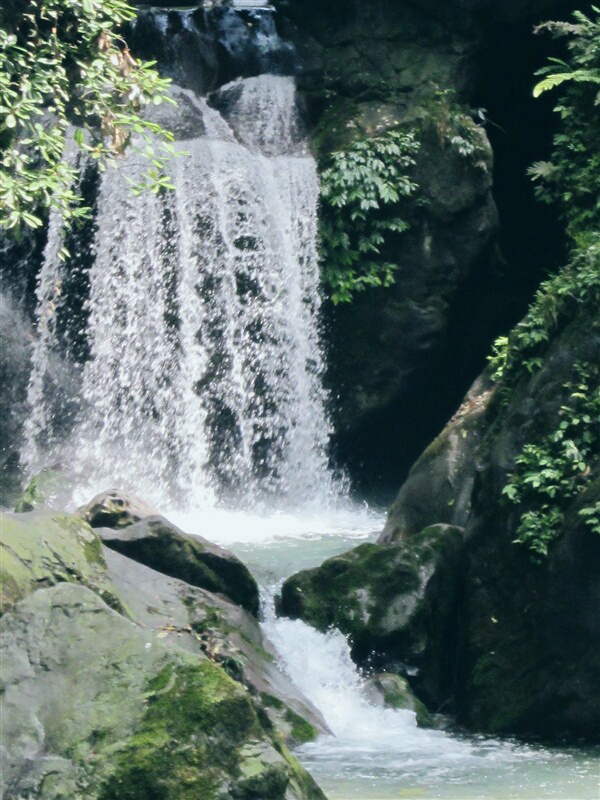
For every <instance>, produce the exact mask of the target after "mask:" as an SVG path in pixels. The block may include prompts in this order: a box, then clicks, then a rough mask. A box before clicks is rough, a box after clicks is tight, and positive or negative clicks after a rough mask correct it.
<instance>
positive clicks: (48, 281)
mask: <svg viewBox="0 0 600 800" xmlns="http://www.w3.org/2000/svg"><path fill="white" fill-rule="evenodd" d="M220 94H221V96H222V97H221V99H222V100H223V104H222V107H223V108H225V109H226V110H225V111H224V112H223V114H221V113H219V112H218V111H216V110H215V109H213V108H210V107H209V106H208V105H207V103H206V101H205V100H204V99H201V98H197V97H195V96H193V95H191V94H190V93H182V96H184V97H187V99H188V101H189V103H190V105H191V106H192V107H193V108H194V109H195V111H196V118H197V131H195V130H193V131H191V132H188V133H187V134H186V136H187V138H186V139H185V140H183V141H181V142H179V143H178V147H179V149H180V150H183V151H186V152H187V153H188V155H186V156H182V157H181V158H179V159H177V161H176V165H175V171H174V183H175V187H176V188H175V192H174V194H173V196H169V197H167V198H165V199H160V198H157V197H155V196H154V195H151V194H147V193H146V194H143V195H142V196H140V197H135V196H134V195H133V194H132V193H131V192H130V190H129V186H128V184H127V178H128V177H136V176H138V175H139V172H140V169H141V167H140V165H139V164H138V163H137V162H136V160H135V158H133V159H129V160H128V161H127V162H125V163H124V164H123V165H122V167H121V169H120V170H113V171H110V172H108V173H107V174H106V176H105V177H104V179H103V182H102V186H101V190H100V196H99V203H98V215H97V220H96V223H97V233H96V243H95V258H94V263H93V266H92V268H91V271H90V274H89V281H90V291H89V299H88V301H87V305H88V311H89V326H88V339H89V341H88V344H89V349H90V352H91V358H90V359H89V360H88V361H87V362H86V363H85V364H84V365H83V366H81V381H80V384H81V387H80V392H79V393H78V395H77V396H75V397H73V398H70V399H71V400H73V402H74V403H76V404H79V407H80V411H79V414H78V417H77V419H76V420H75V423H74V425H73V426H72V429H71V431H70V434H69V436H67V437H66V438H60V437H58V436H57V435H55V429H56V425H55V423H56V420H55V419H54V418H53V412H52V409H53V407H54V401H55V400H56V398H55V397H54V396H53V395H54V394H56V393H57V392H58V393H59V394H60V393H61V392H62V391H63V390H62V389H61V387H56V386H53V385H52V381H50V380H49V377H50V375H51V374H52V370H51V369H50V367H51V363H52V361H53V359H60V358H61V357H62V350H61V341H60V334H59V326H57V324H56V319H57V317H56V314H57V311H58V310H60V306H61V302H62V300H61V291H62V282H63V280H62V279H63V266H62V264H61V262H60V260H59V258H58V251H59V249H60V246H61V231H60V220H58V218H54V219H53V220H52V221H51V225H50V230H49V236H48V245H47V247H46V252H45V259H44V265H43V269H42V273H41V278H40V284H39V289H38V301H39V305H38V339H37V343H36V346H35V350H34V356H33V374H32V378H31V383H30V387H29V402H30V421H29V423H28V428H27V431H26V434H27V437H26V438H27V442H26V446H25V448H24V451H23V460H24V462H25V463H26V464H27V466H28V468H29V470H30V472H36V471H38V470H39V469H41V468H42V467H44V466H45V465H46V464H49V463H54V462H55V461H61V462H62V463H63V464H64V465H68V466H69V468H70V469H71V470H72V472H73V473H74V475H73V480H74V482H75V483H76V484H77V486H78V493H77V494H76V496H75V497H74V498H73V500H74V501H75V502H78V501H79V502H83V501H86V500H88V499H89V498H90V496H91V495H92V494H94V493H95V492H96V491H99V490H102V489H105V488H107V487H108V486H114V485H116V486H118V487H119V488H122V489H123V488H125V489H126V488H129V489H133V490H134V491H135V492H136V493H138V494H141V495H142V496H145V497H147V498H148V499H149V500H151V501H152V502H153V503H155V504H156V505H158V506H159V507H161V508H164V509H167V515H168V516H169V517H170V518H171V519H173V521H174V522H176V523H177V524H179V525H180V526H181V527H182V528H184V529H185V530H187V531H189V532H191V533H198V534H201V535H203V536H205V537H206V538H208V539H211V540H213V541H216V542H219V543H221V544H224V545H227V546H229V547H232V548H233V549H234V550H235V551H236V552H237V553H238V554H239V555H240V556H241V557H242V558H243V559H244V560H246V561H247V562H248V563H249V564H250V566H251V567H252V568H253V569H254V571H255V572H256V574H257V576H258V577H259V579H260V580H261V582H262V584H263V586H264V587H265V588H266V589H268V591H270V592H271V593H272V590H273V586H274V585H276V584H277V583H278V582H279V581H280V580H281V578H282V577H283V576H286V575H289V574H291V573H292V572H294V571H296V570H298V569H301V568H304V567H310V566H314V565H316V564H317V563H320V562H321V561H322V560H323V559H324V558H326V557H328V556H330V555H333V554H335V553H339V552H342V551H344V550H345V549H348V548H349V547H350V546H353V545H355V544H357V543H359V542H360V541H364V540H366V539H369V538H372V537H373V535H374V534H375V533H376V532H377V531H378V530H379V529H380V528H381V524H382V520H381V519H380V518H378V517H377V516H374V515H373V514H372V513H370V512H369V511H368V510H366V509H354V508H352V507H351V506H350V505H349V504H348V503H347V502H344V501H343V500H342V499H340V497H341V496H342V495H343V492H342V491H340V486H339V483H338V481H337V480H336V479H335V477H334V476H332V474H331V472H330V471H329V469H328V465H327V457H326V449H327V442H328V437H329V423H328V420H327V416H326V413H325V401H326V397H325V393H324V390H323V388H322V383H321V374H322V370H323V363H322V356H321V351H320V345H319V337H318V312H319V304H320V298H319V289H318V269H317V261H316V250H315V238H316V218H315V210H316V201H317V193H318V186H317V180H316V174H315V165H314V162H313V160H312V159H311V158H310V157H309V156H308V154H307V153H306V151H305V147H304V142H303V139H302V133H301V129H300V124H299V120H298V117H297V114H296V110H295V91H294V85H293V81H292V79H290V78H279V77H274V76H261V77H259V78H252V79H247V80H245V81H239V82H236V83H234V84H232V85H230V86H227V87H224V88H223V89H222V90H221V92H220ZM220 107H221V105H220ZM227 503H229V505H230V506H233V507H234V508H236V509H240V508H246V509H247V510H246V511H240V510H237V511H227V510H224V509H223V505H227ZM278 505H279V506H281V508H280V510H279V511H273V510H272V509H273V506H275V507H277V506H278ZM261 508H262V509H268V508H271V511H270V512H267V511H266V510H264V511H263V512H262V513H261ZM286 508H287V509H288V511H285V509H286ZM290 508H295V509H296V510H297V509H298V508H303V512H302V514H301V515H300V514H298V513H291V512H290V511H289V509H290ZM324 508H326V509H328V510H327V511H326V512H324V511H323V509H324ZM168 509H171V513H169V511H168ZM265 627H266V630H267V633H268V634H269V635H270V636H271V638H272V639H273V641H274V642H275V644H276V646H277V648H278V650H279V652H280V655H281V659H282V665H283V667H284V668H285V669H286V670H287V671H288V672H289V674H290V675H291V677H292V678H293V680H294V681H295V682H296V683H297V684H298V685H299V687H300V688H301V689H302V690H303V691H304V692H305V694H306V695H307V696H308V697H309V698H310V699H311V700H312V701H313V702H314V703H315V705H316V706H317V707H318V708H319V709H320V710H321V712H322V713H323V715H324V717H325V719H326V720H327V722H328V724H329V726H330V728H331V730H332V731H333V732H334V734H335V735H334V736H332V737H323V738H322V739H320V740H319V741H318V742H316V743H313V744H310V745H306V746H305V747H303V748H301V750H300V751H299V756H300V758H301V759H302V760H303V762H304V763H305V764H306V766H307V767H308V768H309V769H310V770H311V771H312V772H313V774H314V775H315V777H316V778H317V780H318V781H319V783H320V784H321V785H322V786H323V788H324V789H325V790H326V791H327V793H328V795H329V797H330V798H331V800H350V799H351V798H353V799H354V800H382V799H383V798H386V800H387V799H388V798H389V799H391V798H400V797H404V798H413V799H414V800H416V798H419V797H420V798H434V797H436V798H447V799H448V800H449V799H450V798H462V799H463V800H467V798H473V799H474V798H477V799H478V800H492V799H493V800H504V798H518V800H525V799H526V798H527V800H533V799H535V800H541V798H546V797H560V798H563V800H586V799H587V798H592V797H596V796H597V787H596V780H595V775H596V769H595V764H594V761H593V757H592V755H589V754H586V753H581V754H579V755H578V754H576V753H570V752H568V751H549V750H543V749H534V748H530V747H525V746H522V745H516V744H514V743H510V742H497V741H494V740H485V739H481V738H479V739H476V738H472V737H471V738H464V737H462V738H461V737H457V736H453V735H450V734H447V733H444V732H441V731H425V730H421V729H418V728H417V727H416V724H415V719H414V716H413V715H412V714H411V713H409V712H402V711H391V710H382V709H378V708H374V707H372V706H371V705H370V704H369V702H368V701H367V700H366V698H365V696H364V695H363V691H362V682H363V680H362V677H361V675H360V674H359V673H358V671H357V670H356V668H355V667H354V665H353V664H352V662H351V660H350V658H349V653H348V647H347V644H346V642H345V640H344V638H343V637H342V636H341V635H340V634H339V633H337V632H330V633H328V634H321V633H318V632H316V631H314V630H312V629H311V628H309V627H308V626H306V625H304V624H303V623H301V622H290V621H287V620H276V619H275V618H274V617H273V616H272V615H270V616H269V617H268V619H267V620H266V622H265Z"/></svg>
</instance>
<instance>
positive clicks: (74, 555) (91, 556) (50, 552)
mask: <svg viewBox="0 0 600 800" xmlns="http://www.w3.org/2000/svg"><path fill="white" fill-rule="evenodd" d="M0 519H1V527H0V553H1V558H0V574H1V576H2V587H1V590H0V598H1V600H0V610H1V611H2V612H4V611H6V610H7V609H8V608H10V607H11V606H12V605H14V604H15V603H16V602H17V601H18V600H20V599H22V598H23V597H26V596H27V595H28V594H30V593H32V592H33V591H35V590H36V589H38V588H39V587H41V586H52V585H53V584H57V583H63V582H68V583H80V584H82V585H84V586H87V587H89V588H90V589H92V590H93V591H94V592H96V593H97V594H98V595H99V597H101V598H102V599H103V600H105V601H106V602H107V603H109V604H110V605H111V606H113V607H114V608H121V603H120V600H119V598H118V597H117V595H116V593H115V590H114V587H113V585H112V583H111V581H110V579H109V578H108V576H107V574H106V562H105V560H104V554H103V551H102V543H101V542H100V539H99V537H98V535H97V533H95V532H94V531H93V530H92V529H91V528H90V527H89V525H87V524H86V523H85V522H83V521H82V520H81V519H79V518H78V517H75V516H71V515H69V514H60V513H58V512H39V511H35V512H31V513H23V514H2V515H1V516H0Z"/></svg>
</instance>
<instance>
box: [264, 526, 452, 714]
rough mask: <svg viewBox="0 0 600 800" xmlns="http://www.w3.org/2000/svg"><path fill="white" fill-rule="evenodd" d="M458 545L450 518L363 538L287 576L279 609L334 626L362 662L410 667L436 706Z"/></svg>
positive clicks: (447, 672)
mask: <svg viewBox="0 0 600 800" xmlns="http://www.w3.org/2000/svg"><path fill="white" fill-rule="evenodd" d="M462 552H463V537H462V533H461V531H460V530H459V529H458V528H454V527H451V526H449V525H436V526H432V527H430V528H427V529H426V530H424V531H422V532H421V533H419V534H418V535H417V536H414V537H413V538H412V539H411V540H410V541H409V542H402V543H395V544H388V545H377V544H364V545H361V546H360V547H357V548H355V549H354V550H351V551H350V552H348V553H345V554H343V555H341V556H336V557H334V558H331V559H329V560H328V561H326V562H325V563H324V564H323V565H322V566H320V567H318V568H316V569H311V570H305V571H303V572H300V573H297V574H296V575H293V576H292V577H291V578H289V579H288V580H287V581H286V582H285V583H284V584H283V587H282V591H281V598H280V600H279V603H278V610H279V612H280V613H281V614H283V615H285V616H289V617H292V618H297V617H299V618H301V619H304V620H305V621H306V622H308V623H310V624H311V625H314V626H315V627H316V628H318V629H319V630H322V631H325V630H327V629H328V628H329V627H331V626H334V627H336V628H339V630H341V631H342V632H343V633H344V634H346V635H348V636H349V640H350V645H351V652H352V657H353V658H354V659H355V660H356V661H357V662H358V663H359V664H363V665H365V666H367V665H368V666H371V667H375V668H381V667H384V668H386V669H390V670H391V671H394V672H399V673H404V674H405V675H408V674H410V675H411V683H412V684H413V685H414V686H415V687H416V688H417V690H418V692H419V694H420V695H421V696H423V698H424V699H425V700H426V702H427V703H428V705H430V706H431V707H434V708H438V707H439V706H440V705H442V704H443V703H444V702H445V701H446V700H447V699H448V697H449V694H450V692H451V681H452V665H453V661H454V656H455V652H456V639H455V633H454V632H455V628H456V626H455V618H456V615H457V613H458V588H459V585H460V572H461V568H462Z"/></svg>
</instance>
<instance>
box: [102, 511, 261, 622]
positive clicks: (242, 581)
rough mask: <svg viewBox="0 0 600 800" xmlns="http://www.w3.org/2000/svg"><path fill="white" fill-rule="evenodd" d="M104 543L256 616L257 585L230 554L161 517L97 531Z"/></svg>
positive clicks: (244, 567) (243, 566)
mask: <svg viewBox="0 0 600 800" xmlns="http://www.w3.org/2000/svg"><path fill="white" fill-rule="evenodd" d="M98 533H99V534H100V537H101V539H102V541H103V542H104V544H105V545H106V546H107V547H110V548H111V549H112V550H117V551H118V552H119V553H123V555H126V556H128V557H129V558H132V559H133V560H134V561H139V562H140V563H141V564H145V565H146V566H148V567H151V568H152V569H155V570H158V571H159V572H162V573H164V574H165V575H170V576H171V577H173V578H179V579H180V580H182V581H185V582H186V583H188V584H190V585H191V586H199V587H201V588H203V589H208V590H209V591H211V592H218V593H219V594H224V595H225V596H226V597H229V598H230V599H231V600H233V602H234V603H237V604H238V605H240V606H241V607H242V608H245V609H246V610H247V611H249V612H250V613H251V614H254V615H255V616H256V615H257V614H258V606H259V598H258V586H257V585H256V581H255V580H254V578H253V577H252V575H251V574H250V572H249V570H248V568H247V567H246V566H245V565H244V564H243V563H242V562H241V561H240V560H239V558H237V556H234V555H233V553H230V552H229V551H227V550H224V549H223V548H222V547H218V546H217V545H214V544H212V543H211V542H208V541H206V539H202V538H201V537H199V536H190V535H188V534H186V533H183V531H180V530H179V528H177V527H176V526H175V525H173V524H171V523H170V522H169V521H168V520H166V519H165V518H164V517H160V516H152V517H147V518H145V519H143V520H141V521H139V522H136V523H135V524H134V525H131V526H129V527H127V528H126V529H125V530H111V529H109V528H99V529H98Z"/></svg>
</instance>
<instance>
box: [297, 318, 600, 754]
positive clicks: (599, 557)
mask: <svg viewBox="0 0 600 800" xmlns="http://www.w3.org/2000/svg"><path fill="white" fill-rule="evenodd" d="M592 305H593V304H592ZM541 348H542V349H538V355H536V358H535V360H532V362H530V363H529V365H528V368H526V367H525V365H519V368H518V369H517V370H516V372H515V375H514V376H513V378H511V380H510V381H509V382H505V383H503V384H500V385H496V386H493V385H492V382H491V381H490V378H489V376H488V375H487V374H484V375H483V376H482V377H481V379H480V380H478V381H477V382H476V383H475V385H474V386H473V388H472V390H471V391H470V392H469V394H468V395H467V397H466V398H465V401H464V403H463V404H462V406H461V408H460V409H459V411H458V413H457V414H456V415H455V417H454V418H453V419H452V420H451V421H450V423H449V424H448V425H447V427H446V428H445V429H444V431H443V432H442V433H441V434H440V435H439V436H438V437H437V439H436V440H435V441H434V443H433V444H432V445H430V447H429V448H427V449H426V451H425V452H424V453H423V455H422V456H421V458H420V459H419V460H418V461H417V463H416V464H415V465H414V467H413V469H412V471H411V473H410V474H409V476H408V479H407V481H406V483H405V484H404V485H403V487H402V488H401V490H400V493H399V495H398V497H397V499H396V501H395V503H394V504H393V506H392V508H391V510H390V514H389V517H388V522H387V525H386V528H385V530H384V532H383V534H382V535H381V537H380V539H379V542H378V543H377V544H373V545H369V546H368V549H365V548H357V549H356V550H354V551H352V552H351V553H349V554H347V555H345V556H344V557H342V559H341V560H340V559H339V558H338V559H333V560H332V561H330V562H326V564H325V565H323V567H322V568H321V571H318V570H317V571H313V572H312V573H310V572H309V573H300V574H299V575H297V576H294V577H292V578H290V579H289V580H288V582H287V584H286V585H284V600H285V602H284V603H283V604H282V605H283V610H284V611H285V612H287V613H292V614H295V615H298V616H302V617H304V618H306V619H307V620H308V621H312V620H316V622H317V624H319V625H321V626H326V625H327V624H334V625H338V626H339V627H340V628H341V629H342V630H344V631H345V632H347V633H348V634H350V636H351V637H353V641H354V642H355V643H359V645H361V649H360V650H358V651H357V649H356V644H355V648H354V650H353V653H354V655H355V657H356V658H357V659H358V660H360V661H361V662H365V663H366V662H367V652H368V649H369V648H370V647H371V648H372V649H373V651H374V653H375V664H374V665H375V667H376V668H377V667H380V666H383V667H385V668H386V669H388V670H391V671H393V672H400V673H404V674H405V675H407V677H408V678H409V680H410V681H411V684H412V685H413V686H414V688H415V689H416V691H417V694H418V695H419V697H420V698H422V699H424V700H426V701H427V702H428V705H429V707H430V709H432V710H435V708H436V707H435V705H433V704H432V699H435V700H437V699H438V697H439V699H441V697H442V696H441V695H439V696H438V697H436V695H435V694H434V692H433V691H432V689H431V684H430V683H429V681H431V676H434V678H435V679H434V681H433V685H434V687H435V686H439V685H440V683H439V680H438V679H437V677H436V676H438V675H439V674H440V673H439V670H440V668H441V669H442V670H444V669H446V670H447V669H449V668H450V667H449V665H448V661H447V659H448V657H449V654H451V659H452V667H451V673H450V679H449V681H448V682H447V683H446V684H445V685H446V687H447V689H448V694H447V699H448V700H449V703H448V704H447V705H446V706H445V710H453V711H455V712H456V715H457V718H458V721H459V722H460V723H462V724H464V725H465V726H467V727H468V728H471V729H474V730H479V731H486V732H490V733H494V734H519V735H523V736H538V737H540V736H542V737H544V738H547V739H552V740H565V739H570V740H579V739H588V740H592V741H598V732H599V731H600V703H599V702H598V692H597V681H598V674H600V625H599V623H598V620H599V619H600V583H599V576H600V537H599V536H598V534H597V532H594V531H593V530H592V528H591V526H590V525H589V524H588V518H589V515H590V514H592V513H593V512H592V510H593V509H594V508H598V506H597V504H598V503H599V502H600V479H599V478H598V475H600V463H599V462H598V454H597V453H594V452H592V453H591V454H590V455H589V457H586V458H587V461H588V463H587V465H586V467H585V474H586V475H587V476H589V478H588V484H587V488H586V489H585V491H584V492H583V493H582V494H580V495H576V496H575V497H573V498H572V499H569V498H568V497H566V498H563V499H562V500H560V522H559V524H558V527H557V528H556V530H555V531H554V536H553V540H552V541H551V542H550V544H549V545H548V553H547V555H546V556H540V555H539V553H538V555H537V557H536V555H535V554H534V553H532V552H531V551H530V550H528V549H527V547H526V546H525V545H524V544H523V543H519V542H517V541H516V539H517V538H518V530H519V525H520V522H521V519H522V514H523V512H524V511H526V510H528V509H529V508H530V506H529V505H523V506H521V507H519V506H517V505H516V504H515V503H514V502H511V501H510V500H509V499H508V497H507V495H506V494H505V493H503V492H504V489H505V487H506V486H507V482H508V481H509V476H510V475H511V473H513V471H514V469H515V465H516V461H517V458H518V457H519V455H520V454H521V453H523V451H524V447H525V446H526V445H528V444H529V445H532V446H534V447H535V446H536V443H539V442H542V441H544V440H545V439H546V438H548V437H552V436H555V435H556V432H557V430H558V429H559V425H560V424H561V422H562V421H564V420H566V419H569V417H568V415H567V416H565V414H566V412H565V410H564V409H565V408H566V407H568V405H569V402H570V399H571V398H572V393H573V391H574V390H573V387H574V386H580V382H581V380H582V379H581V377H578V376H580V372H579V371H580V370H581V368H582V365H587V366H586V367H585V366H584V371H585V370H586V371H587V374H588V377H587V379H586V381H584V383H585V384H586V388H585V394H582V390H581V389H579V392H578V393H579V396H580V398H581V397H583V398H584V399H585V398H586V397H589V398H591V397H592V396H596V393H597V392H598V391H599V390H600V389H599V386H598V372H597V366H596V365H597V353H598V352H599V351H600V326H599V323H598V319H597V314H596V310H595V308H593V307H592V308H590V309H588V310H586V309H585V308H582V309H581V310H580V312H579V313H577V314H573V315H572V316H571V317H570V321H569V316H565V317H562V318H561V319H560V320H558V321H557V323H556V329H555V331H554V333H553V336H552V337H550V339H549V341H548V342H547V343H546V342H544V343H542V345H541ZM574 418H575V422H574V423H573V425H574V426H575V427H577V425H580V426H582V428H583V427H584V426H586V425H587V426H588V428H589V436H593V435H595V434H594V432H593V430H592V427H593V425H594V424H595V423H596V421H595V420H593V419H591V418H589V417H588V418H586V414H585V412H581V413H580V414H579V417H578V416H577V414H574ZM586 419H587V421H586ZM546 466H547V465H546ZM551 466H552V465H551ZM556 467H557V469H561V466H560V464H557V465H556ZM543 468H544V465H542V466H541V467H540V469H543ZM530 479H531V480H533V481H535V475H532V476H531V478H530ZM548 497H550V501H551V496H550V495H547V496H546V498H545V502H548ZM559 498H560V494H559ZM584 509H585V510H586V514H584V515H582V514H581V513H580V512H581V511H582V510H584ZM596 514H597V512H596ZM440 523H443V525H440ZM448 524H454V525H460V527H461V528H464V531H463V537H462V539H463V550H462V556H461V560H460V562H459V564H460V565H459V567H458V569H455V570H454V573H453V574H454V576H455V582H454V583H453V584H452V589H451V593H450V595H449V596H450V597H451V598H457V599H458V600H457V602H456V604H455V605H454V607H453V608H454V615H453V616H452V615H451V614H449V613H448V606H447V605H446V599H447V597H448V595H446V592H448V588H447V587H446V586H443V585H442V587H441V591H440V595H439V599H438V601H437V602H436V603H432V604H431V606H430V608H429V614H428V616H427V617H426V620H427V625H428V626H431V627H430V629H433V630H436V629H437V628H436V626H438V625H439V626H440V629H443V630H444V632H445V636H446V637H447V638H446V646H447V647H449V648H450V650H447V651H444V650H443V649H442V648H439V649H435V648H434V647H431V646H430V645H428V646H427V647H426V648H425V649H424V650H423V652H422V660H421V661H417V659H414V664H415V665H418V668H419V670H420V671H419V673H418V674H417V675H416V676H411V674H410V670H407V669H406V663H408V665H409V666H410V665H412V664H413V661H411V660H410V659H406V662H405V661H404V659H405V658H406V655H405V654H406V652H407V648H408V652H409V653H410V648H411V647H412V643H411V640H410V639H408V640H407V639H405V638H403V637H404V636H405V632H406V631H407V618H406V617H403V616H399V617H398V618H397V619H396V620H394V621H393V625H391V626H390V627H389V629H387V630H385V636H381V622H379V620H378V619H376V618H375V617H374V614H373V612H374V610H375V609H379V610H380V611H381V612H385V611H386V609H387V608H388V604H389V603H390V596H394V595H398V596H399V598H400V601H401V602H402V603H403V608H411V604H412V607H414V608H418V607H419V603H421V602H422V601H423V599H424V597H423V592H422V589H421V588H420V586H419V582H418V580H416V579H413V580H412V581H406V572H405V561H404V557H397V556H396V555H395V553H396V552H398V553H406V554H410V553H412V552H413V551H417V552H418V550H419V547H420V544H419V543H420V540H421V537H422V536H423V533H422V532H420V531H421V528H422V527H423V526H433V529H434V530H435V529H437V528H439V527H441V528H443V529H445V527H446V526H447V525H448ZM428 529H429V530H430V529H431V528H426V530H428ZM395 548H397V551H396V550H395ZM454 559H455V556H454V555H453V554H452V552H451V553H450V555H449V554H447V553H443V554H441V566H442V567H443V568H444V569H449V568H451V567H452V565H453V564H455V563H456V562H455V560H454ZM409 574H410V572H409ZM402 582H404V585H403V586H401V583H402ZM399 587H400V588H401V590H402V591H401V592H399V591H398V590H399ZM425 597H426V595H425ZM336 603H337V607H336ZM383 619H385V617H383ZM409 622H410V619H409ZM408 630H409V631H410V630H411V628H410V625H409V627H408ZM373 634H376V635H373ZM430 636H431V635H430ZM416 641H417V642H418V641H419V639H418V638H417V639H416ZM426 641H429V640H426ZM431 641H433V642H435V641H436V638H435V636H434V637H433V639H432V640H431ZM442 674H446V675H448V672H446V673H444V672H442Z"/></svg>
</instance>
